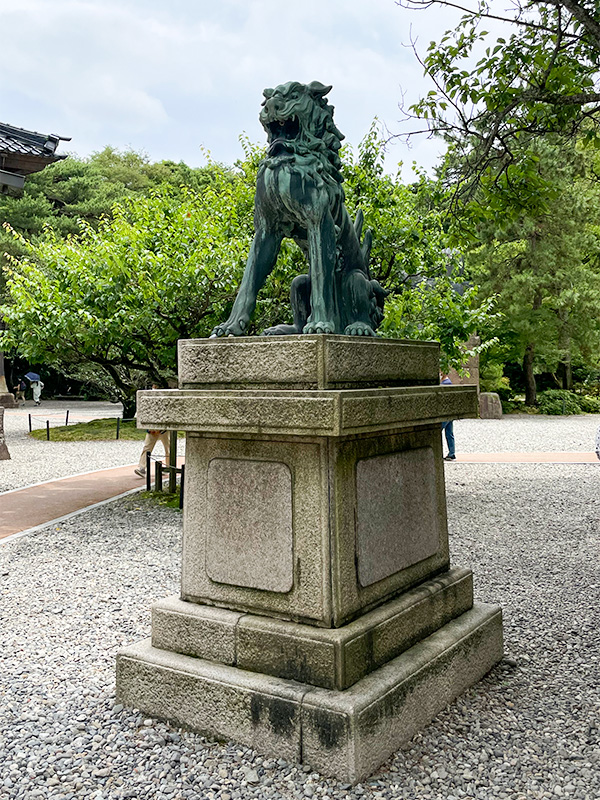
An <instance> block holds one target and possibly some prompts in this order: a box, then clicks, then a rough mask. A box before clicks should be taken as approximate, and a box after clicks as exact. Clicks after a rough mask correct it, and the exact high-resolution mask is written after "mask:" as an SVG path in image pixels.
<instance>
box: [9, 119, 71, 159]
mask: <svg viewBox="0 0 600 800" xmlns="http://www.w3.org/2000/svg"><path fill="white" fill-rule="evenodd" d="M61 141H63V142H70V141H71V139H70V138H67V137H65V136H57V135H56V134H53V133H51V134H49V135H47V134H45V133H36V131H26V130H25V129H24V128H15V127H14V126H13V125H6V124H5V123H4V122H0V155H2V154H6V155H8V154H11V155H23V156H36V157H38V158H47V159H48V160H49V161H56V160H57V159H59V158H66V156H64V155H59V154H55V151H56V148H57V147H58V144H59V142H61Z"/></svg>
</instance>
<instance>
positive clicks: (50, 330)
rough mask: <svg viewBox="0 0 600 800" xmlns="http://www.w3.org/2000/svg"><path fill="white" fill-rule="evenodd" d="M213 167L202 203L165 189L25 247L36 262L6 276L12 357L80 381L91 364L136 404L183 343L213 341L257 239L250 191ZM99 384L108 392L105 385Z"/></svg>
mask: <svg viewBox="0 0 600 800" xmlns="http://www.w3.org/2000/svg"><path fill="white" fill-rule="evenodd" d="M249 178H250V176H249V175H245V174H243V173H242V174H240V173H238V174H236V175H235V177H232V173H231V172H230V171H229V170H225V169H224V168H214V170H213V180H212V182H211V184H210V185H209V186H207V187H206V188H205V190H204V192H203V193H202V194H196V193H193V192H191V191H188V190H185V189H184V190H181V191H179V192H174V191H173V190H172V189H167V188H165V189H161V190H157V191H155V192H153V193H152V194H151V195H150V196H149V197H145V196H137V197H135V196H134V197H132V198H130V199H127V200H125V201H123V202H122V203H121V205H119V206H115V208H114V211H113V217H112V219H105V220H103V221H101V222H100V224H99V226H98V228H97V229H95V228H94V227H92V226H91V225H90V224H87V223H83V224H82V229H81V234H80V236H79V237H73V236H70V237H67V239H66V240H63V239H62V238H60V237H59V235H58V234H57V233H56V231H54V230H52V229H46V231H45V235H44V236H43V237H41V238H40V239H38V240H37V241H36V242H34V243H32V242H27V240H25V239H24V237H22V236H19V235H18V234H16V233H14V235H15V236H17V239H18V241H19V243H20V245H21V246H22V247H24V248H26V250H27V253H28V257H27V258H23V259H20V260H15V259H12V262H11V266H10V267H9V268H7V269H6V270H5V272H6V275H7V284H8V285H7V290H8V293H9V297H8V300H7V302H6V303H5V304H4V306H3V307H2V308H1V309H0V313H2V314H3V315H4V318H5V320H6V322H7V326H8V329H7V330H6V331H3V332H2V334H1V337H2V345H3V346H4V349H5V350H7V351H14V352H18V353H19V354H20V355H21V356H24V357H25V358H28V359H29V360H30V361H31V362H35V363H49V364H52V365H54V366H56V367H57V368H58V369H62V371H63V372H64V373H65V374H69V370H75V371H76V370H78V369H81V368H82V367H84V366H88V365H90V364H91V365H94V366H95V367H96V369H99V370H100V371H101V372H104V373H105V374H106V376H107V377H108V379H110V380H111V381H112V383H113V385H115V386H116V389H117V397H118V399H121V400H123V401H124V402H127V403H129V402H130V401H131V398H132V397H133V395H134V393H135V390H136V389H137V388H138V387H140V386H144V385H148V384H149V383H150V382H151V381H156V382H157V383H159V384H160V385H163V386H166V385H167V384H168V382H169V380H173V379H174V377H175V364H176V343H177V339H178V338H190V337H194V336H207V335H208V333H209V332H210V330H211V328H212V326H213V325H214V324H215V323H216V321H218V320H219V319H221V318H222V316H223V315H224V314H225V313H226V309H227V306H228V304H229V303H230V302H231V299H232V297H233V294H234V291H235V289H236V287H237V284H238V282H239V279H240V277H241V273H242V269H243V264H244V259H245V256H246V253H247V251H248V247H249V243H250V239H251V235H252V229H251V209H252V202H253V201H252V198H253V181H251V180H249ZM98 383H99V384H100V383H101V381H98Z"/></svg>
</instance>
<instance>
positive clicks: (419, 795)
mask: <svg viewBox="0 0 600 800" xmlns="http://www.w3.org/2000/svg"><path fill="white" fill-rule="evenodd" d="M592 419H593V418H592ZM542 422H543V423H544V424H541V423H542ZM566 422H568V423H569V425H572V427H571V428H569V429H567V427H566V426H565V425H564V423H566ZM460 424H461V436H462V433H463V432H466V431H467V429H468V433H469V438H470V441H471V442H473V441H474V440H475V437H476V435H477V434H478V430H479V428H478V426H479V425H482V423H478V422H476V421H474V422H473V423H469V426H467V425H466V424H464V423H460ZM483 425H484V426H485V427H486V428H487V429H488V430H487V431H486V433H485V436H484V437H483V438H484V439H485V442H486V443H487V444H488V445H489V448H490V449H491V450H500V449H513V447H514V444H512V443H514V442H519V441H521V442H523V446H525V445H526V444H528V443H529V444H531V448H532V449H540V450H541V449H544V447H543V443H544V442H546V441H552V442H553V443H554V444H553V447H552V448H549V449H559V448H558V447H556V442H558V441H559V440H560V441H565V440H567V439H568V440H569V441H572V442H576V443H581V442H584V443H585V442H587V437H589V434H590V430H593V431H594V432H595V427H596V425H595V420H593V423H592V422H591V421H590V418H586V417H577V418H572V419H570V420H562V419H558V420H557V419H546V420H543V418H541V419H540V418H517V419H513V418H509V419H507V420H502V421H501V422H500V423H499V424H496V425H488V423H483ZM578 425H579V426H580V428H578ZM471 426H472V427H471ZM514 429H517V430H516V432H515V430H514ZM496 432H499V433H498V434H496ZM500 436H501V437H502V438H501V439H500V438H499V437H500ZM536 436H539V437H540V441H538V442H537V443H536V439H535V437H536ZM592 441H593V437H592ZM507 442H509V443H511V444H510V446H507V444H506V443H507ZM580 446H581V445H580ZM572 449H578V448H576V447H575V446H574V447H573V448H572ZM582 449H587V450H589V449H591V447H590V446H589V445H587V444H586V445H583V446H582ZM599 466H600V462H599V465H595V464H593V465H592V464H590V465H573V464H559V465H556V464H500V465H494V464H455V465H452V467H451V469H448V470H447V492H448V513H449V521H450V537H451V547H452V561H453V563H454V564H456V565H462V566H468V567H471V568H472V569H473V571H474V573H475V576H474V577H475V593H476V596H477V598H478V599H480V600H484V601H487V602H493V603H499V604H500V605H501V606H502V607H503V610H504V619H505V649H506V658H505V660H504V662H503V663H502V664H501V665H499V666H498V667H496V668H495V669H494V670H493V671H492V672H491V673H490V674H489V675H488V676H487V677H486V678H485V679H484V680H483V681H481V682H480V683H479V684H478V685H477V686H476V687H474V688H472V689H471V690H469V691H468V692H466V693H465V694H464V695H462V696H461V697H460V698H459V699H458V700H457V701H456V702H455V703H453V704H452V705H450V706H449V707H448V708H447V709H446V710H445V711H443V712H442V713H441V714H440V715H439V716H438V717H437V718H436V719H435V720H434V722H433V723H431V724H430V725H429V726H428V727H427V728H426V729H425V730H424V731H422V732H421V733H419V734H418V735H417V736H415V737H414V738H413V739H412V741H411V742H410V743H408V744H407V746H406V747H405V748H404V749H402V750H401V751H399V752H398V753H396V754H395V756H394V757H393V758H391V759H390V761H389V762H388V763H387V764H386V765H384V767H382V769H381V770H380V771H379V772H378V773H377V774H376V775H375V776H373V778H372V779H371V780H369V781H365V782H364V783H363V784H361V785H358V786H356V787H354V788H352V787H349V786H347V785H344V784H340V783H339V782H336V781H334V780H329V779H324V778H322V777H321V776H319V775H318V774H316V773H313V772H311V771H310V768H309V767H304V768H303V767H302V766H297V765H295V764H287V763H286V762H285V761H282V760H277V759H263V757H261V756H260V755H258V754H256V753H254V752H253V751H251V750H249V749H247V748H244V747H240V746H238V745H235V744H233V743H227V744H222V743H213V742H207V741H206V740H205V739H203V738H202V737H200V736H197V735H194V734H192V733H189V732H184V731H181V730H179V729H175V728H172V727H170V726H168V725H166V724H164V723H161V722H156V721H154V720H149V719H145V718H144V717H142V716H141V715H139V714H137V713H134V712H133V711H131V710H130V709H123V708H121V707H119V706H118V705H117V706H115V700H114V665H115V654H116V652H117V650H118V649H119V647H121V646H123V645H126V644H129V643H131V642H133V641H136V640H138V639H141V638H143V637H146V636H148V635H149V632H150V620H149V613H148V609H149V605H150V603H151V602H152V601H154V600H155V599H158V598H161V597H164V596H167V595H169V594H173V593H175V592H176V591H177V586H178V581H179V567H180V565H179V558H180V556H179V548H180V535H181V531H180V526H181V516H180V515H179V514H178V513H177V512H176V511H171V510H169V509H164V508H157V507H154V506H150V505H149V504H148V503H147V502H142V501H141V499H140V498H138V497H135V496H134V497H128V498H125V499H123V500H120V501H117V502H115V503H112V504H109V505H106V506H102V507H100V508H96V509H94V510H92V511H90V512H87V513H85V514H82V515H80V516H78V517H75V518H72V519H70V520H68V521H66V522H64V523H61V524H60V525H58V526H56V527H53V528H51V529H45V530H43V531H40V532H38V533H36V534H34V535H30V536H26V537H23V538H21V539H16V540H13V541H8V542H5V543H4V544H3V545H0V586H1V587H2V588H1V593H0V598H1V599H0V652H1V653H2V662H1V672H0V687H1V692H2V702H1V703H0V797H2V798H5V797H6V798H11V800H12V799H13V798H14V799H15V800H16V799H17V798H19V799H20V798H26V799H27V800H29V798H32V799H33V798H52V800H54V798H56V799H57V800H58V798H77V799H78V800H79V798H82V800H83V798H85V800H87V799H88V798H93V799H94V800H113V798H114V800H117V799H118V798H126V797H128V798H139V800H142V798H144V800H145V798H156V800H162V798H169V799H172V800H180V799H183V798H184V799H185V800H205V798H206V799H208V798H216V799H218V800H238V799H243V800H246V798H254V797H256V798H305V797H325V796H328V797H332V798H340V800H341V798H347V797H350V798H353V799H354V798H358V797H363V798H364V797H367V798H403V799H404V800H413V798H414V800H417V799H418V800H426V799H428V798H430V799H431V800H457V798H473V799H477V800H479V799H481V800H488V799H491V798H515V800H525V798H556V797H566V798H582V799H583V800H598V798H600V738H599V732H600V721H599V720H600V669H599V667H600V610H599V609H600V586H599V581H598V560H599V559H598V556H599V553H600V531H599V524H598V520H599V512H600V493H599V491H598V480H599V478H600V476H599V473H598V471H597V470H598V467H599Z"/></svg>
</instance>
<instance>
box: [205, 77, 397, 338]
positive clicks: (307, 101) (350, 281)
mask: <svg viewBox="0 0 600 800" xmlns="http://www.w3.org/2000/svg"><path fill="white" fill-rule="evenodd" d="M330 90H331V86H323V84H322V83H319V82H317V81H313V83H310V84H308V85H307V86H306V85H304V84H302V83H297V82H295V81H291V82H289V83H284V84H282V85H281V86H277V88H275V89H265V91H264V93H263V94H264V97H265V99H264V102H263V104H262V110H261V112H260V121H261V123H262V125H263V127H264V129H265V130H266V132H267V137H268V143H269V148H268V151H267V155H266V158H265V159H263V161H262V162H261V164H260V167H259V171H258V178H257V182H256V198H255V207H254V229H255V235H254V241H253V242H252V247H251V249H250V254H249V256H248V261H247V263H246V269H245V271H244V277H243V279H242V283H241V286H240V289H239V291H238V295H237V297H236V300H235V303H234V305H233V308H232V311H231V315H230V317H229V319H228V320H227V321H226V322H223V323H222V324H221V325H217V326H216V328H215V329H214V330H213V332H212V335H213V336H240V335H241V334H243V333H244V332H245V331H246V330H247V327H248V323H249V321H250V318H251V316H252V314H253V312H254V308H255V306H256V298H257V295H258V292H259V291H260V289H261V287H262V286H263V284H264V282H265V280H266V279H267V276H268V275H269V273H270V272H271V270H272V269H273V267H274V266H275V262H276V260H277V254H278V252H279V248H280V246H281V241H282V239H283V238H284V237H290V238H292V239H293V240H294V241H295V242H296V243H297V244H298V245H299V246H300V248H301V249H302V251H303V252H304V254H305V256H306V259H307V261H308V267H309V269H308V274H307V275H299V276H297V277H296V278H294V280H293V282H292V288H291V303H292V312H293V319H294V323H293V325H276V326H275V327H274V328H268V329H267V330H266V331H264V333H265V334H267V335H274V334H294V333H345V334H349V335H352V336H374V335H375V329H376V328H377V326H378V325H379V323H380V322H381V320H382V318H383V302H384V298H385V295H386V294H387V292H386V291H385V290H384V289H383V288H382V287H381V286H380V285H379V283H378V282H377V281H376V280H373V279H372V278H371V275H370V273H369V252H370V249H371V241H372V236H371V232H370V231H366V233H365V236H364V239H363V242H362V244H361V241H360V239H361V231H362V227H363V214H362V212H360V211H359V213H358V214H357V216H356V219H355V221H354V223H352V221H351V219H350V216H349V215H348V211H347V210H346V206H345V205H344V190H343V188H342V180H343V179H342V176H341V174H340V167H341V162H340V158H339V155H338V151H339V149H340V146H341V140H342V139H343V138H344V137H343V134H341V133H340V131H339V130H338V129H337V128H336V126H335V124H334V122H333V106H330V105H329V104H328V102H327V100H326V98H325V95H326V94H327V93H328V92H329V91H330Z"/></svg>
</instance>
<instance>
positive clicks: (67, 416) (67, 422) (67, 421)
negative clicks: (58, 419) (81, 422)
mask: <svg viewBox="0 0 600 800" xmlns="http://www.w3.org/2000/svg"><path fill="white" fill-rule="evenodd" d="M68 424H69V409H67V415H66V417H65V428H66V427H67V426H68Z"/></svg>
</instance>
